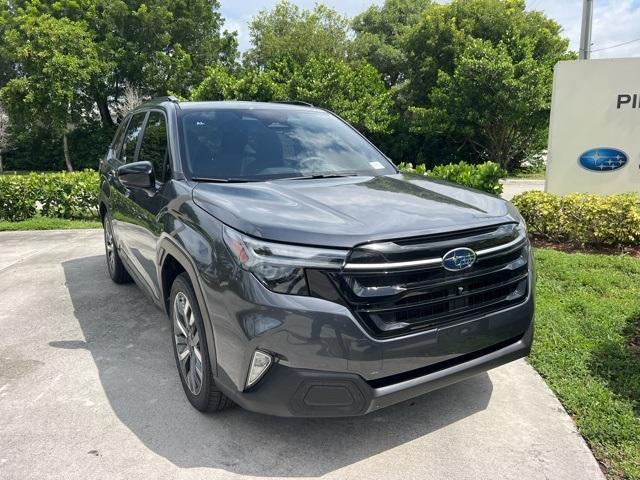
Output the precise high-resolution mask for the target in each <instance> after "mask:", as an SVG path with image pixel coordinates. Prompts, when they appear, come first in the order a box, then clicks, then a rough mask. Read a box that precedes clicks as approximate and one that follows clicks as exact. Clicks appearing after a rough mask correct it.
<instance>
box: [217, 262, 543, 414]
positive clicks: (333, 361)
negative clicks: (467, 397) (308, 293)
mask: <svg viewBox="0 0 640 480" xmlns="http://www.w3.org/2000/svg"><path fill="white" fill-rule="evenodd" d="M239 275H240V277H239V280H240V281H239V282H238V283H235V285H233V284H232V285H229V286H230V287H231V288H229V289H227V290H226V292H225V293H224V294H223V296H217V295H216V296H214V297H212V294H213V291H212V290H209V291H208V292H207V293H208V294H207V295H206V296H207V297H208V298H207V303H208V309H209V313H210V317H211V319H212V324H213V329H214V337H215V351H216V359H217V365H216V374H215V380H216V384H217V385H218V387H219V388H220V389H221V390H222V391H223V392H224V393H225V394H226V395H227V396H228V397H229V398H231V399H232V400H233V401H234V402H236V403H237V404H239V405H240V406H242V407H243V408H246V409H248V410H251V411H255V412H259V413H265V414H270V415H276V416H283V417H291V416H302V417H313V416H321V417H335V416H351V415H363V414H366V413H369V412H372V411H375V410H378V409H380V408H383V407H386V406H389V405H393V404H395V403H398V402H402V401H404V400H407V399H410V398H413V397H416V396H419V395H422V394H424V393H427V392H429V391H432V390H435V389H438V388H441V387H444V386H446V385H449V384H452V383H455V382H458V381H460V380H463V379H465V378H468V377H470V376H473V375H476V374H478V373H480V372H483V371H486V370H488V369H491V368H494V367H496V366H499V365H502V364H504V363H507V362H510V361H512V360H515V359H518V358H521V357H524V356H526V355H527V354H528V353H529V351H530V349H531V343H532V338H533V312H534V297H533V291H532V289H530V290H529V292H528V295H527V298H526V300H525V301H524V302H523V303H521V304H518V305H516V306H513V307H510V308H508V309H505V310H501V311H497V312H492V313H488V314H485V315H482V316H479V317H476V318H471V319H464V320H460V321H458V322H451V323H450V324H447V325H443V326H440V327H438V328H434V329H432V330H429V331H424V332H419V333H416V334H413V335H408V336H405V337H400V338H393V339H376V338H372V337H371V336H370V335H369V334H368V333H367V332H366V331H365V330H364V329H363V328H362V326H361V325H360V324H359V323H358V320H356V319H355V318H354V316H353V315H352V314H351V312H350V311H349V310H348V309H347V308H345V307H343V306H341V305H338V304H336V303H333V302H329V301H326V300H323V299H318V298H312V297H297V296H291V295H281V294H274V293H273V292H270V291H268V290H267V289H265V288H264V287H263V286H262V285H261V284H260V283H259V282H258V281H257V280H255V277H253V276H252V275H251V274H248V273H246V272H239ZM533 284H534V282H533V272H532V271H530V273H529V285H533ZM240 287H241V288H240ZM211 305H217V306H221V305H224V310H222V309H220V308H216V309H213V310H212V309H211ZM256 349H260V350H263V351H267V352H270V353H272V354H274V356H275V358H276V362H275V364H274V365H273V366H271V368H270V369H269V370H268V371H267V372H266V374H265V375H264V377H263V378H262V379H261V380H260V381H259V382H258V383H257V384H256V385H254V386H253V387H251V388H249V389H245V388H244V385H245V382H246V378H247V373H248V368H249V362H250V359H251V356H252V354H253V352H254V351H255V350H256Z"/></svg>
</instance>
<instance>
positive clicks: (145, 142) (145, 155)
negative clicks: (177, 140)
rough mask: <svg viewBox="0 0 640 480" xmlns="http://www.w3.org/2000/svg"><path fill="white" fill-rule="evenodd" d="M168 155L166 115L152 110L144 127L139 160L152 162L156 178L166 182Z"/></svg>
mask: <svg viewBox="0 0 640 480" xmlns="http://www.w3.org/2000/svg"><path fill="white" fill-rule="evenodd" d="M167 155H168V148H167V127H166V122H165V119H164V115H163V114H162V113H160V112H151V113H150V114H149V119H148V120H147V126H146V127H145V128H144V134H143V136H142V145H141V146H140V153H139V154H138V161H147V162H151V164H152V165H153V170H154V171H155V173H156V179H157V180H158V181H160V182H164V181H165V178H166V172H165V163H166V162H168V158H167Z"/></svg>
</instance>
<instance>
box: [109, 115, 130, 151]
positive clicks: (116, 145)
mask: <svg viewBox="0 0 640 480" xmlns="http://www.w3.org/2000/svg"><path fill="white" fill-rule="evenodd" d="M126 123H127V122H126V120H125V121H123V122H122V123H121V124H120V126H119V127H118V131H117V132H116V134H115V136H114V137H113V141H112V142H111V150H112V151H113V155H114V156H116V157H117V156H118V155H119V153H120V147H122V140H123V138H124V132H125V130H126Z"/></svg>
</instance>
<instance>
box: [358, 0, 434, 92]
mask: <svg viewBox="0 0 640 480" xmlns="http://www.w3.org/2000/svg"><path fill="white" fill-rule="evenodd" d="M431 3H432V2H431V0H386V1H385V2H384V4H383V5H382V6H378V5H373V6H371V7H369V9H367V10H366V11H364V12H363V13H361V14H360V15H358V16H356V17H355V18H354V19H353V21H352V23H351V25H352V27H353V30H354V31H355V32H356V37H355V42H354V43H355V47H354V48H355V52H356V55H358V56H359V57H362V58H364V59H366V60H367V61H368V62H369V63H370V64H371V65H373V66H374V67H376V68H377V69H378V70H379V71H380V73H382V76H383V77H384V79H385V82H386V83H387V85H388V86H389V87H392V86H394V85H397V84H399V83H401V82H402V81H403V80H404V79H405V78H406V73H407V72H406V69H407V65H406V63H407V57H406V55H405V52H404V51H403V49H402V38H403V36H404V35H405V34H406V33H407V31H408V30H409V28H410V27H411V26H412V25H415V24H416V23H417V22H418V21H419V20H420V17H421V14H422V12H423V11H424V10H425V9H426V8H427V7H429V6H430V5H431Z"/></svg>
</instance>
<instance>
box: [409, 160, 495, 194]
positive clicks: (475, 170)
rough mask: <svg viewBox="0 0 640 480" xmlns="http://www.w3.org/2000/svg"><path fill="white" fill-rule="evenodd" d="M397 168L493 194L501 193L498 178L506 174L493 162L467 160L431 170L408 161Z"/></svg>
mask: <svg viewBox="0 0 640 480" xmlns="http://www.w3.org/2000/svg"><path fill="white" fill-rule="evenodd" d="M398 168H399V169H400V170H401V171H403V172H407V173H417V174H419V175H426V176H428V177H433V178H439V179H442V180H446V181H448V182H453V183H457V184H459V185H464V186H465V187H471V188H475V189H476V190H482V191H484V192H487V193H493V194H495V195H500V194H501V193H502V184H501V183H500V179H502V178H504V177H506V176H507V172H506V171H505V170H504V169H502V168H501V167H500V165H498V164H497V163H494V162H485V163H482V164H480V165H470V164H468V163H467V162H460V163H455V164H454V163H450V164H448V165H438V166H436V167H434V168H433V169H432V170H427V168H426V166H425V165H423V164H421V165H417V166H416V167H415V168H414V167H413V165H412V164H410V163H408V164H405V163H400V164H399V165H398Z"/></svg>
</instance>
